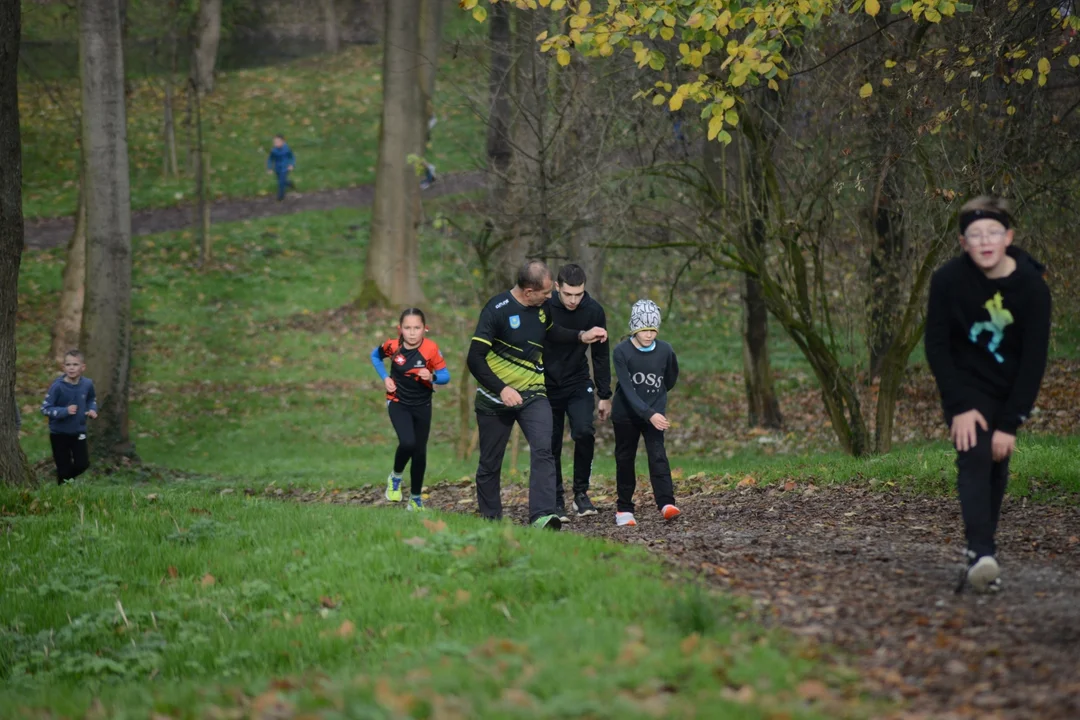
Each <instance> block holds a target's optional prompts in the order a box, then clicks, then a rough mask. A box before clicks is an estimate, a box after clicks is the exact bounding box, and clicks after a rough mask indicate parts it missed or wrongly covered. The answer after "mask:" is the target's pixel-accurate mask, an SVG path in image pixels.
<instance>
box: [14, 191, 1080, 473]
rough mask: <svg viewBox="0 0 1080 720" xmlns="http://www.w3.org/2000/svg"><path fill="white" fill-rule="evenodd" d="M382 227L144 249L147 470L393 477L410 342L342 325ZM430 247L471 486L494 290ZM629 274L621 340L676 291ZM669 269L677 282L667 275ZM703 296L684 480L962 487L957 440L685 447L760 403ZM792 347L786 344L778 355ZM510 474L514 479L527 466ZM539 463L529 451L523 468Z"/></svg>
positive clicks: (37, 266) (55, 272)
mask: <svg viewBox="0 0 1080 720" xmlns="http://www.w3.org/2000/svg"><path fill="white" fill-rule="evenodd" d="M368 222H369V216H368V214H367V213H366V212H363V211H356V210H348V209H343V210H337V211H333V212H328V213H303V214H298V215H292V216H285V217H281V218H271V219H265V220H258V221H249V222H244V223H234V224H227V225H220V226H217V228H216V231H215V236H216V237H215V243H216V246H215V256H216V258H217V260H216V262H215V264H214V265H213V267H211V268H209V269H208V270H206V271H202V272H200V271H198V270H196V269H195V268H193V267H192V266H191V256H190V253H191V242H192V235H191V233H190V232H186V231H185V232H176V233H168V234H164V235H157V236H153V237H145V238H137V239H136V240H135V294H134V315H135V332H134V351H135V354H134V361H133V381H134V397H133V399H132V436H133V438H134V440H135V442H136V445H137V448H138V452H139V454H140V455H141V456H142V458H143V459H145V460H147V461H148V462H150V463H154V464H160V465H164V466H167V467H173V468H181V469H184V470H188V471H193V472H197V473H202V474H208V475H214V476H218V477H220V478H222V480H224V481H226V482H229V483H267V482H277V483H293V484H298V485H307V486H321V485H324V484H326V483H329V482H331V481H332V482H334V483H335V484H336V485H337V486H339V487H341V486H358V485H364V484H368V483H372V482H379V481H381V480H382V479H383V478H385V476H386V473H387V472H388V470H387V462H388V461H389V457H390V453H391V452H392V448H393V445H394V438H393V432H392V429H391V428H390V424H389V422H388V421H387V419H386V410H385V406H384V400H383V393H382V391H381V383H380V382H379V380H378V378H377V376H376V375H375V373H374V372H373V371H372V369H371V367H370V364H369V362H368V359H367V356H368V354H369V353H370V351H371V348H373V347H375V346H376V345H377V344H378V343H379V342H380V341H381V340H383V339H385V338H386V337H388V336H389V335H390V334H392V333H393V332H394V326H395V324H396V320H397V317H396V314H394V313H392V312H372V313H366V314H364V313H360V314H358V313H355V312H351V313H346V315H347V317H345V319H344V320H340V321H339V320H338V319H336V315H335V314H334V313H333V311H334V310H335V309H339V308H342V306H345V305H346V304H347V303H348V302H349V301H350V299H351V298H352V296H353V294H354V292H355V290H356V288H357V285H358V279H359V277H360V276H361V274H362V269H363V262H364V250H365V246H366V241H367V228H368ZM421 245H422V248H423V253H424V262H423V264H422V268H423V270H422V272H423V277H424V280H423V282H424V287H425V288H427V289H428V295H429V302H428V303H427V304H425V308H426V309H427V310H428V311H429V315H430V322H429V324H430V326H431V328H432V334H431V337H432V338H433V339H434V340H435V341H436V342H438V343H439V344H440V345H441V347H442V348H443V350H444V354H445V355H446V357H447V360H448V363H449V367H450V371H451V375H452V377H453V378H454V379H453V380H452V382H451V384H450V386H449V387H448V388H447V389H445V390H442V389H441V390H440V391H439V392H438V393H437V394H436V396H435V426H434V428H433V435H432V442H431V448H430V454H429V469H428V477H429V479H430V481H431V482H432V483H435V482H438V481H440V480H457V479H460V478H462V477H468V476H471V475H472V473H473V472H474V471H475V468H476V465H475V463H476V458H475V453H474V454H473V455H472V456H470V457H468V458H466V459H464V460H462V459H459V458H458V457H457V455H456V453H455V450H454V448H455V443H456V442H457V439H458V437H459V431H460V426H459V422H458V417H459V415H458V407H457V403H458V401H459V396H458V391H457V388H458V387H460V380H461V377H462V373H463V372H465V368H464V352H465V349H466V344H467V339H468V337H469V335H470V333H471V330H472V327H473V324H474V323H475V318H476V313H477V312H478V308H479V303H480V298H481V296H482V295H483V291H482V289H481V286H480V280H479V278H478V277H477V274H476V273H475V272H474V267H473V265H472V263H471V261H470V259H469V257H468V254H467V252H466V251H463V250H462V248H461V240H460V238H459V237H457V236H455V235H452V234H450V231H449V230H446V229H444V230H441V231H435V230H433V229H431V228H430V227H429V228H426V229H425V236H424V240H423V242H422V244H421ZM625 265H626V264H625V263H621V262H619V261H618V260H617V259H616V260H613V261H612V266H613V268H614V270H613V272H612V273H611V274H610V276H609V291H608V293H609V295H610V296H611V297H613V298H615V300H614V301H609V307H610V308H611V309H610V310H609V325H610V327H612V329H613V330H612V332H613V334H615V333H617V332H618V327H619V326H621V325H623V324H624V323H625V312H626V309H627V308H628V305H629V303H622V304H621V303H620V302H619V301H620V300H621V299H622V298H624V297H637V296H640V294H652V295H653V296H659V295H658V291H656V289H655V288H654V287H653V285H654V284H655V281H652V280H649V279H646V280H644V281H643V280H642V278H641V274H640V272H639V273H636V274H633V275H631V274H629V273H628V271H626V270H625V269H624V268H625ZM62 268H63V251H62V250H60V249H57V250H51V251H45V252H35V253H33V254H29V255H27V256H26V257H25V259H24V265H23V271H22V277H21V284H20V290H21V292H22V299H21V302H22V306H21V310H20V323H19V326H18V338H17V341H18V346H19V359H20V367H19V371H20V375H19V381H20V385H19V393H20V395H19V397H20V405H21V407H22V408H23V412H24V416H25V417H26V422H25V424H24V430H23V443H24V447H25V448H26V450H27V452H28V453H29V455H30V457H31V459H32V460H35V461H38V460H42V459H45V458H47V457H48V437H47V429H46V427H45V423H44V420H43V419H42V418H40V416H37V415H36V414H35V410H36V404H37V402H39V400H40V394H41V393H42V392H43V390H44V388H45V387H46V386H47V384H48V382H49V379H50V378H51V377H52V376H53V373H54V371H53V369H52V366H51V363H49V362H47V361H45V360H44V359H43V358H44V355H45V353H46V351H47V347H48V339H49V322H50V320H51V313H52V312H53V308H54V307H55V302H56V293H57V292H58V291H59V288H60V278H61V272H62ZM651 272H653V273H654V274H655V277H658V278H662V277H663V273H664V272H665V269H664V268H663V267H659V266H657V267H654V268H652V269H651ZM623 274H626V277H623ZM699 300H700V304H699V305H698V306H697V307H696V308H695V311H694V312H689V311H688V309H687V308H686V307H685V305H683V306H680V308H679V311H678V312H676V313H673V314H672V316H671V318H670V320H668V321H665V323H664V325H663V327H662V332H663V335H664V337H666V338H667V339H669V340H670V341H671V342H672V343H674V344H675V346H676V348H678V352H679V357H680V364H681V365H682V366H683V368H684V370H685V371H686V376H685V380H684V382H683V383H681V387H680V389H678V390H677V391H676V395H675V396H674V398H673V406H672V407H673V419H674V420H675V422H676V427H675V429H674V431H673V433H672V439H671V441H670V442H669V453H670V454H671V457H672V462H673V466H676V467H679V468H681V469H682V471H683V474H684V477H692V476H694V475H697V474H698V473H702V472H704V473H706V474H707V475H709V476H710V477H713V476H720V477H722V476H724V475H725V474H727V475H730V476H732V477H733V478H735V479H738V478H741V477H743V476H744V475H746V474H752V475H755V476H756V477H758V478H759V479H761V480H762V481H769V480H776V479H780V478H786V477H795V478H805V479H809V478H814V479H815V481H818V482H836V481H843V480H845V479H849V478H851V477H860V476H861V477H864V478H867V479H870V478H878V479H880V480H881V481H882V482H886V481H893V482H899V483H904V484H910V485H913V486H916V487H920V488H923V489H934V488H936V489H938V490H941V491H947V490H948V489H949V488H950V487H951V478H952V477H953V468H952V455H951V453H949V452H948V450H947V448H945V447H944V446H941V445H934V444H931V445H923V444H917V445H911V446H901V447H898V448H897V450H896V451H895V452H894V453H893V454H891V455H890V456H888V457H885V458H874V459H870V460H854V459H851V458H847V457H846V456H843V455H840V454H837V453H834V454H830V455H827V456H809V457H808V456H791V455H777V456H775V457H773V455H774V453H775V451H774V449H773V447H772V446H771V445H770V444H769V443H770V442H772V441H773V439H774V438H764V440H765V441H767V442H764V443H758V442H757V440H758V439H759V438H750V439H749V440H746V439H740V440H739V441H738V442H729V441H728V440H726V439H724V438H720V437H715V433H714V434H713V435H706V439H707V440H708V442H709V443H711V444H707V445H706V446H700V442H698V443H697V444H696V445H695V444H694V443H692V442H686V443H684V442H682V440H681V435H680V434H681V433H682V431H683V429H684V428H685V429H686V430H688V431H689V430H695V429H700V428H701V426H706V427H707V426H709V425H710V424H713V423H718V422H722V420H723V418H722V415H723V414H724V413H727V412H728V406H730V405H732V404H736V405H738V404H741V402H742V401H741V397H740V389H739V387H738V386H737V382H735V381H733V380H730V378H731V377H732V375H731V374H732V373H737V372H738V371H739V370H740V367H741V357H740V356H739V348H740V345H739V338H738V332H739V330H738V325H737V322H738V317H739V316H738V308H737V306H735V305H733V303H734V300H732V299H731V298H730V297H728V295H727V294H725V293H724V292H722V291H720V292H716V293H712V294H710V295H706V294H704V293H700V294H699ZM623 305H625V306H626V307H623ZM783 347H784V345H783V344H782V343H781V342H780V341H779V340H778V341H777V342H776V343H775V345H774V358H775V357H776V356H777V355H779V354H781V349H782V348H783ZM784 362H787V363H788V364H787V366H786V367H787V368H788V369H786V370H784V369H781V368H783V367H784V364H783V363H781V362H778V366H779V367H778V378H779V382H780V387H781V391H782V392H788V391H794V390H793V389H798V390H802V389H803V388H805V387H806V386H807V385H808V384H809V382H810V379H809V377H808V374H807V373H806V372H805V370H803V369H801V368H800V367H799V365H798V364H797V363H796V361H795V360H794V359H792V360H790V361H784ZM468 402H471V400H470V401H468ZM714 413H720V414H721V417H717V416H716V415H714ZM709 438H711V440H709ZM600 443H601V444H600V446H599V452H598V454H597V459H596V464H595V468H594V474H595V475H596V476H597V477H598V478H611V477H612V476H613V474H614V462H613V460H612V459H611V452H610V448H611V445H610V440H609V439H608V438H606V436H604V435H602V436H601V438H600ZM1074 444H1075V438H1062V439H1055V438H1051V437H1045V436H1041V437H1028V436H1025V437H1023V438H1022V439H1021V452H1020V453H1019V454H1018V456H1017V457H1016V459H1015V461H1014V463H1013V471H1014V472H1013V476H1014V489H1015V490H1017V491H1021V490H1023V489H1024V488H1029V489H1030V490H1031V491H1033V492H1035V493H1036V494H1042V493H1044V492H1048V493H1051V494H1052V493H1053V492H1054V488H1055V487H1057V486H1058V485H1055V484H1059V485H1060V487H1061V488H1063V489H1065V491H1068V488H1071V487H1075V485H1076V483H1077V482H1078V481H1077V480H1076V471H1075V470H1072V469H1071V467H1072V466H1071V465H1070V451H1069V447H1070V446H1071V445H1074ZM725 456H728V457H725ZM567 461H569V458H567ZM506 463H507V465H506V467H507V470H508V471H511V470H512V468H511V467H510V457H509V453H508V457H507V460H506ZM527 464H528V454H527V453H526V452H522V453H521V456H520V457H519V459H518V467H517V468H514V469H515V470H520V471H524V470H525V469H526V467H527Z"/></svg>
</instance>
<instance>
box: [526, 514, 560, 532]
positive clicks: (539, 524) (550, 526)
mask: <svg viewBox="0 0 1080 720" xmlns="http://www.w3.org/2000/svg"><path fill="white" fill-rule="evenodd" d="M532 526H533V527H534V528H540V529H541V530H555V531H556V532H558V531H559V530H560V529H561V528H562V520H560V519H559V516H558V515H542V516H541V517H538V518H536V519H535V520H533V523H532Z"/></svg>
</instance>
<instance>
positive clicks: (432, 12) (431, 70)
mask: <svg viewBox="0 0 1080 720" xmlns="http://www.w3.org/2000/svg"><path fill="white" fill-rule="evenodd" d="M443 5H444V3H442V2H440V0H422V5H421V8H420V112H421V117H422V120H423V123H424V124H423V127H424V151H425V152H427V144H428V140H429V139H430V135H431V127H430V122H431V120H432V119H434V118H435V75H436V71H437V70H438V67H439V41H440V40H441V39H442V19H443Z"/></svg>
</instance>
